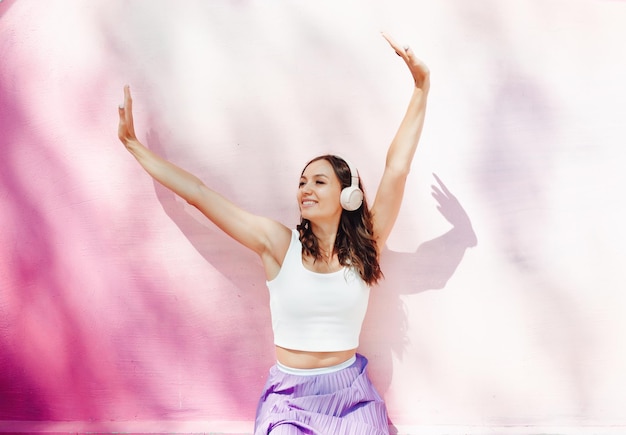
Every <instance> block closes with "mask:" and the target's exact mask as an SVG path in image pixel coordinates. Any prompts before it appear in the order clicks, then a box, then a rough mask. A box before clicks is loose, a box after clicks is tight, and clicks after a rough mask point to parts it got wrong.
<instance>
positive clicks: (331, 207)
mask: <svg viewBox="0 0 626 435" xmlns="http://www.w3.org/2000/svg"><path fill="white" fill-rule="evenodd" d="M298 186H299V187H298V194H297V198H298V206H299V207H300V214H301V215H302V217H303V218H304V219H308V220H309V221H311V222H321V221H324V220H331V219H332V220H334V219H336V220H337V222H338V221H339V218H340V217H341V212H342V208H341V204H340V202H339V197H340V195H341V183H340V182H339V179H338V178H337V175H335V171H334V170H333V167H332V166H331V164H330V163H329V162H328V161H327V160H324V159H321V160H316V161H314V162H312V163H310V164H309V165H308V166H307V167H306V168H305V169H304V172H303V173H302V176H301V177H300V183H299V185H298Z"/></svg>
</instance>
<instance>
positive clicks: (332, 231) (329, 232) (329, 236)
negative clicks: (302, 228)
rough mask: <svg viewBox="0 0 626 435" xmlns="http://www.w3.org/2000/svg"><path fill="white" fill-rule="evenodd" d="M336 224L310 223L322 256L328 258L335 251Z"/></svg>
mask: <svg viewBox="0 0 626 435" xmlns="http://www.w3.org/2000/svg"><path fill="white" fill-rule="evenodd" d="M337 230H338V225H316V224H313V223H311V231H313V234H315V237H317V242H318V246H319V248H320V250H321V252H322V254H323V255H322V256H323V257H327V258H328V260H330V259H331V258H332V256H333V254H334V253H335V240H336V239H337Z"/></svg>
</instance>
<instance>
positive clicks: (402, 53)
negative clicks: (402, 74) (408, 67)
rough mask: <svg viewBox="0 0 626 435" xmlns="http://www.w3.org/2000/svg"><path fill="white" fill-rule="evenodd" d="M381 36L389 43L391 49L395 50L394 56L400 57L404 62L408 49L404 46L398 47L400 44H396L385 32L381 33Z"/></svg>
mask: <svg viewBox="0 0 626 435" xmlns="http://www.w3.org/2000/svg"><path fill="white" fill-rule="evenodd" d="M381 35H382V37H383V38H385V40H386V41H387V42H388V43H389V45H390V46H391V48H393V49H394V50H395V52H396V54H397V55H398V56H400V57H401V58H403V59H404V60H406V59H407V55H408V52H409V50H410V47H409V46H408V45H406V46H404V47H402V46H400V44H398V43H397V42H396V41H395V40H394V39H393V38H392V37H391V36H389V35H388V34H387V33H385V32H381Z"/></svg>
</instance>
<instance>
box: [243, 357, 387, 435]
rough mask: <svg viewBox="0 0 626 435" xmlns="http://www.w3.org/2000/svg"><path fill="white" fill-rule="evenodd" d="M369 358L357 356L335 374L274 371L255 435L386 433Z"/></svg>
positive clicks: (272, 371)
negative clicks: (301, 373)
mask: <svg viewBox="0 0 626 435" xmlns="http://www.w3.org/2000/svg"><path fill="white" fill-rule="evenodd" d="M366 368H367V358H365V357H364V356H362V355H359V354H357V355H356V361H355V362H354V363H353V364H352V365H351V366H349V367H346V368H344V369H342V370H340V371H337V372H334V373H325V374H320V375H311V376H299V375H292V374H287V373H284V372H282V371H280V370H279V369H278V368H277V367H276V366H273V367H272V368H271V369H270V374H269V379H268V380H267V383H266V384H265V389H264V390H263V394H262V395H261V399H260V400H259V406H258V408H257V413H256V421H255V426H254V434H255V435H266V434H271V435H287V434H289V435H291V434H293V435H296V434H309V435H330V434H342V435H352V434H354V435H387V434H389V426H388V421H387V410H386V408H385V403H384V402H383V400H382V398H381V397H380V395H379V394H378V393H377V392H376V389H375V388H374V386H373V385H372V383H371V382H370V380H369V378H368V376H367V371H366Z"/></svg>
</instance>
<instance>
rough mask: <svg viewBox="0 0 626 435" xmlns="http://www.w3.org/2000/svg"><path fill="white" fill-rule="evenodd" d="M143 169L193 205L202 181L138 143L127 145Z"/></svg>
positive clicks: (133, 142)
mask: <svg viewBox="0 0 626 435" xmlns="http://www.w3.org/2000/svg"><path fill="white" fill-rule="evenodd" d="M126 148H127V149H128V151H129V152H130V153H131V154H132V155H133V157H135V159H136V160H137V161H138V162H139V164H140V165H141V167H142V168H143V169H144V170H145V171H146V172H147V173H148V174H149V175H150V176H151V177H152V178H154V179H155V180H156V181H158V182H159V183H160V184H162V185H163V186H165V187H167V188H168V189H169V190H171V191H172V192H174V193H175V194H177V195H178V196H180V197H181V198H183V199H184V200H186V201H187V202H189V203H191V204H193V203H194V202H195V198H196V197H197V195H198V193H199V190H200V187H201V186H202V185H203V183H202V181H201V180H200V179H199V178H198V177H196V176H195V175H193V174H191V173H189V172H187V171H185V170H184V169H182V168H180V167H178V166H176V165H174V164H173V163H171V162H169V161H167V160H165V159H164V158H162V157H160V156H159V155H157V154H155V153H154V152H152V151H151V150H150V149H148V148H146V147H145V146H144V145H143V144H141V143H140V142H138V141H132V142H129V143H128V144H127V145H126Z"/></svg>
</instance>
